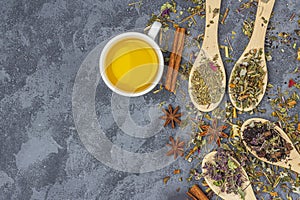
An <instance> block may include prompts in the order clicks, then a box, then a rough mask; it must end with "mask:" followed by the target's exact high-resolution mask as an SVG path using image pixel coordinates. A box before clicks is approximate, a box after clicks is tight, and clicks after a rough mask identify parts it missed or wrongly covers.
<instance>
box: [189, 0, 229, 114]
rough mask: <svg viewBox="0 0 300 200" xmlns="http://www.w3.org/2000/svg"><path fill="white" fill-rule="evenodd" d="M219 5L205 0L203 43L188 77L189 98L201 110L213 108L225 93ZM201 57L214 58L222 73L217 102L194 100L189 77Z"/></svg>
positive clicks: (217, 0)
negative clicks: (201, 102) (219, 35)
mask: <svg viewBox="0 0 300 200" xmlns="http://www.w3.org/2000/svg"><path fill="white" fill-rule="evenodd" d="M220 6H221V0H206V28H205V34H204V39H203V44H202V48H201V50H200V52H199V54H198V56H197V58H196V60H195V63H194V65H193V67H192V69H191V73H190V77H189V94H190V97H191V100H192V102H193V104H194V105H195V107H196V108H197V109H198V110H200V111H202V112H210V111H212V110H214V109H215V108H216V107H217V106H218V105H219V104H220V103H221V101H222V99H223V96H224V94H225V87H226V73H225V69H224V65H223V62H222V59H221V55H220V50H219V43H218V25H219V15H220ZM203 57H205V58H208V59H209V60H211V61H213V60H214V61H215V62H216V64H217V65H218V66H219V69H220V71H221V73H222V74H223V80H222V85H220V87H222V95H221V97H220V99H219V100H218V102H216V103H212V104H210V105H199V104H198V103H197V102H196V101H195V99H194V97H193V95H192V90H191V87H192V83H191V79H192V77H193V74H194V72H195V70H196V69H197V68H199V66H200V65H201V62H202V61H201V60H203ZM214 58H215V59H214ZM200 73H201V71H200Z"/></svg>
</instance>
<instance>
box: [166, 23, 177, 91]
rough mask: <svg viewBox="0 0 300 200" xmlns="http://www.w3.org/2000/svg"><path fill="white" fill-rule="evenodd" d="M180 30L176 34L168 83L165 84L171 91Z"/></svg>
mask: <svg viewBox="0 0 300 200" xmlns="http://www.w3.org/2000/svg"><path fill="white" fill-rule="evenodd" d="M179 30H180V28H179V27H177V28H176V31H175V34H174V42H173V48H172V52H171V56H170V61H169V66H168V71H167V76H166V82H165V88H166V90H171V83H172V75H173V68H174V63H175V57H176V53H177V41H178V35H179Z"/></svg>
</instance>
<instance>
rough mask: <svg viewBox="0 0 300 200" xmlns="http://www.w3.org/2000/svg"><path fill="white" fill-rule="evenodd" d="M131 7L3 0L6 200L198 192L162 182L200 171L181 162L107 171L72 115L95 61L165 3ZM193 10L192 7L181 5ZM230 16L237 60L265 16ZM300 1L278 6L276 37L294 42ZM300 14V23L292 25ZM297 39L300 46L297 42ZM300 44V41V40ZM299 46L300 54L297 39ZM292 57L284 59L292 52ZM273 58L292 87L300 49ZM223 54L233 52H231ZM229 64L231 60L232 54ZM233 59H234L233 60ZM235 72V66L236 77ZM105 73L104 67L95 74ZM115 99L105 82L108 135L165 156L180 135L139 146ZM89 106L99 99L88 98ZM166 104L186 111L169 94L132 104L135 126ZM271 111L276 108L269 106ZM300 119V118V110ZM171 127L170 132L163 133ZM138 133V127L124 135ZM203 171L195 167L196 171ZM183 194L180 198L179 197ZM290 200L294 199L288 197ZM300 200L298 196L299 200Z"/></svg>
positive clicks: (103, 117)
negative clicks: (79, 79) (110, 42)
mask: <svg viewBox="0 0 300 200" xmlns="http://www.w3.org/2000/svg"><path fill="white" fill-rule="evenodd" d="M130 2H132V1H129V0H125V1H124V0H111V1H110V0H48V1H46V0H1V1H0V18H1V20H0V45H1V47H2V48H1V49H0V91H1V92H0V111H1V112H0V199H1V200H2V199H3V200H8V199H21V200H29V199H32V200H35V199H99V200H118V199H146V200H156V199H157V200H163V199H172V200H174V199H175V200H176V199H185V190H186V189H187V187H189V186H191V185H192V184H193V183H194V182H192V183H187V182H186V181H183V182H182V183H180V182H178V180H177V179H178V178H179V177H180V176H172V178H171V180H170V181H169V183H168V185H167V186H165V185H163V183H162V178H163V177H165V176H166V175H169V174H171V173H172V171H173V170H174V169H176V168H181V169H184V173H183V174H182V177H183V178H186V177H187V176H188V170H189V169H190V168H191V167H192V166H193V163H192V164H189V163H187V162H185V161H183V159H179V160H177V161H175V162H173V163H171V164H170V165H169V166H167V167H164V168H162V169H159V170H155V171H152V172H147V173H131V172H126V171H118V170H115V169H112V168H110V167H108V166H106V165H104V164H103V163H102V162H101V161H99V160H97V159H96V158H95V157H94V155H93V153H91V152H89V151H88V150H87V149H86V147H85V146H84V144H83V143H82V141H81V139H80V137H79V135H78V132H77V129H76V127H75V123H74V119H73V112H72V95H73V94H72V92H73V89H74V88H73V87H74V82H75V78H76V75H77V72H78V70H79V69H80V66H81V64H82V63H83V61H84V59H85V58H86V57H87V56H88V55H89V53H90V52H91V51H92V50H93V49H94V48H95V47H97V46H98V45H99V44H101V43H102V42H103V41H107V39H109V38H110V37H112V36H115V35H117V34H119V33H122V32H125V31H128V30H132V29H136V28H143V27H145V25H146V23H147V20H148V18H149V16H150V15H151V13H152V12H157V11H158V10H159V9H160V5H161V4H162V3H163V2H164V1H162V0H158V1H151V0H143V5H142V7H141V8H138V7H128V6H127V4H128V3H130ZM178 4H179V6H180V7H182V8H183V7H186V6H185V5H187V4H188V3H187V2H186V1H183V0H180V1H178ZM222 5H223V7H222V10H221V13H223V12H224V10H225V8H226V7H230V8H231V12H230V13H229V16H228V20H227V23H226V26H224V25H220V34H219V35H220V39H219V41H220V44H226V43H225V42H224V40H225V38H226V37H227V36H228V37H231V35H232V34H231V32H232V31H235V32H236V36H235V39H233V40H232V45H233V46H234V52H233V53H232V56H233V59H237V58H238V57H239V56H240V54H241V52H242V51H243V48H244V47H245V45H246V44H247V42H248V39H247V37H245V36H244V35H243V34H242V32H241V26H242V23H243V20H244V19H246V18H247V17H250V16H253V14H251V11H252V12H255V9H254V8H253V9H250V10H249V11H245V12H242V13H241V14H237V13H236V12H234V10H235V9H236V8H238V7H239V5H240V3H239V1H236V0H227V1H225V0H224V1H223V3H222ZM299 8H300V2H299V1H298V0H286V1H279V0H278V1H277V2H276V5H275V8H274V13H275V15H274V17H273V18H272V20H271V24H272V25H273V26H274V27H275V30H272V31H269V34H270V35H277V33H278V32H281V31H285V32H289V33H293V30H294V29H295V28H296V27H297V22H296V20H297V19H299V18H298V16H299V14H300V13H299ZM293 12H295V13H296V14H297V15H296V18H295V20H294V21H293V22H290V21H289V17H290V15H291V14H292V13H293ZM197 21H198V25H197V26H195V28H194V29H193V34H195V35H197V34H199V33H202V32H203V29H204V20H203V19H200V18H197ZM293 38H297V36H295V34H294V33H293ZM298 39H299V38H298ZM295 42H296V43H297V46H299V45H300V43H299V41H298V40H295ZM282 50H284V53H282ZM267 51H270V52H272V56H273V60H272V61H271V62H269V63H268V65H269V75H270V78H269V79H270V82H271V83H272V84H274V85H282V86H283V87H287V83H286V81H288V79H289V78H290V77H292V78H294V79H295V80H299V77H297V75H292V74H290V72H291V71H292V70H293V69H294V68H295V67H296V66H299V63H298V62H297V61H296V60H295V56H296V50H295V49H293V48H292V47H291V46H289V45H282V44H280V42H278V44H277V43H274V44H273V45H272V47H271V48H267ZM222 53H223V52H222ZM222 55H223V54H222ZM223 57H224V55H223ZM232 66H233V63H227V64H225V67H226V70H227V73H229V72H230V70H231V69H232ZM95 69H96V68H95ZM111 97H112V93H111V92H110V91H109V90H108V88H107V87H106V86H105V85H104V83H103V82H102V81H101V80H100V81H99V84H98V87H97V89H96V97H95V102H96V104H95V108H96V109H95V110H96V114H97V119H98V122H99V124H100V125H101V127H102V128H103V129H104V130H105V134H106V136H107V137H108V138H109V139H110V141H112V142H113V143H114V144H116V145H117V146H120V147H121V148H122V149H125V150H127V151H131V152H134V153H149V152H152V151H156V150H159V149H161V148H162V147H164V144H165V143H166V142H167V141H168V137H169V136H170V135H173V134H174V133H175V132H176V131H177V132H178V130H175V131H173V130H170V129H161V130H160V131H158V133H157V134H156V135H155V136H151V137H149V138H147V139H145V138H135V137H132V136H130V135H128V134H126V133H124V132H123V131H122V129H120V128H119V127H118V126H117V123H116V121H115V120H114V118H113V116H112V113H111V112H110V110H111V105H110V103H111V102H110V101H111ZM85 98H89V97H85ZM160 101H167V102H170V103H172V102H175V103H179V104H181V105H182V106H184V105H185V104H186V102H185V101H183V100H182V99H181V98H179V99H178V98H175V97H174V96H171V97H169V96H168V93H167V92H162V93H160V94H159V95H153V94H148V95H145V96H144V97H139V98H136V99H132V100H131V103H130V109H129V110H130V114H131V117H132V119H133V120H134V122H135V123H137V124H138V125H140V126H145V125H147V124H148V123H150V121H151V119H154V118H152V117H153V116H155V115H152V117H151V114H150V115H148V109H149V108H151V107H152V108H153V109H154V108H155V107H156V106H157V104H159V102H160ZM262 104H263V106H266V107H267V105H265V104H266V101H263V103H262ZM298 110H299V109H298ZM160 125H162V124H160ZM123 128H124V129H126V128H127V129H130V127H126V126H124V127H123ZM194 164H195V163H194ZM178 187H181V190H180V192H176V191H175V190H176V189H177V188H178ZM282 197H283V199H285V196H282ZM293 198H294V199H297V196H296V195H294V196H293Z"/></svg>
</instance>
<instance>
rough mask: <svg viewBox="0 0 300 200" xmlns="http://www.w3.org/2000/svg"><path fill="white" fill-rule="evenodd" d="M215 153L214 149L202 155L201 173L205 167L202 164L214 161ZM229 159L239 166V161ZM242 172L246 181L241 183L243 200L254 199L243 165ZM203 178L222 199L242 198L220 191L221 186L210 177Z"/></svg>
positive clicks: (204, 171) (204, 170)
mask: <svg viewBox="0 0 300 200" xmlns="http://www.w3.org/2000/svg"><path fill="white" fill-rule="evenodd" d="M216 153H217V152H216V151H213V152H210V153H209V154H207V155H206V156H205V157H204V159H203V161H202V173H206V169H204V165H205V163H206V162H211V161H214V159H215V155H216ZM231 159H232V160H233V161H234V162H235V163H236V164H237V165H238V166H240V163H239V162H238V161H237V160H236V159H234V158H232V157H231ZM242 173H243V175H244V177H245V178H246V181H245V183H244V184H243V188H244V192H245V200H255V199H256V197H255V194H254V192H253V189H252V186H251V183H250V181H249V177H248V175H247V173H246V171H245V170H244V168H243V167H242ZM204 179H205V181H206V183H207V184H208V185H209V187H210V188H211V189H212V190H213V191H214V192H215V193H216V194H217V195H218V196H220V197H221V198H222V199H225V200H232V199H242V198H241V197H240V195H239V194H234V193H226V192H221V188H220V187H218V186H216V185H214V184H213V180H212V179H211V178H209V177H206V176H205V177H204Z"/></svg>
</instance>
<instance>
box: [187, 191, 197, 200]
mask: <svg viewBox="0 0 300 200" xmlns="http://www.w3.org/2000/svg"><path fill="white" fill-rule="evenodd" d="M186 194H187V195H188V196H189V197H190V198H192V199H193V200H198V199H197V198H196V197H194V195H192V194H191V193H190V192H187V193H186Z"/></svg>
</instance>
